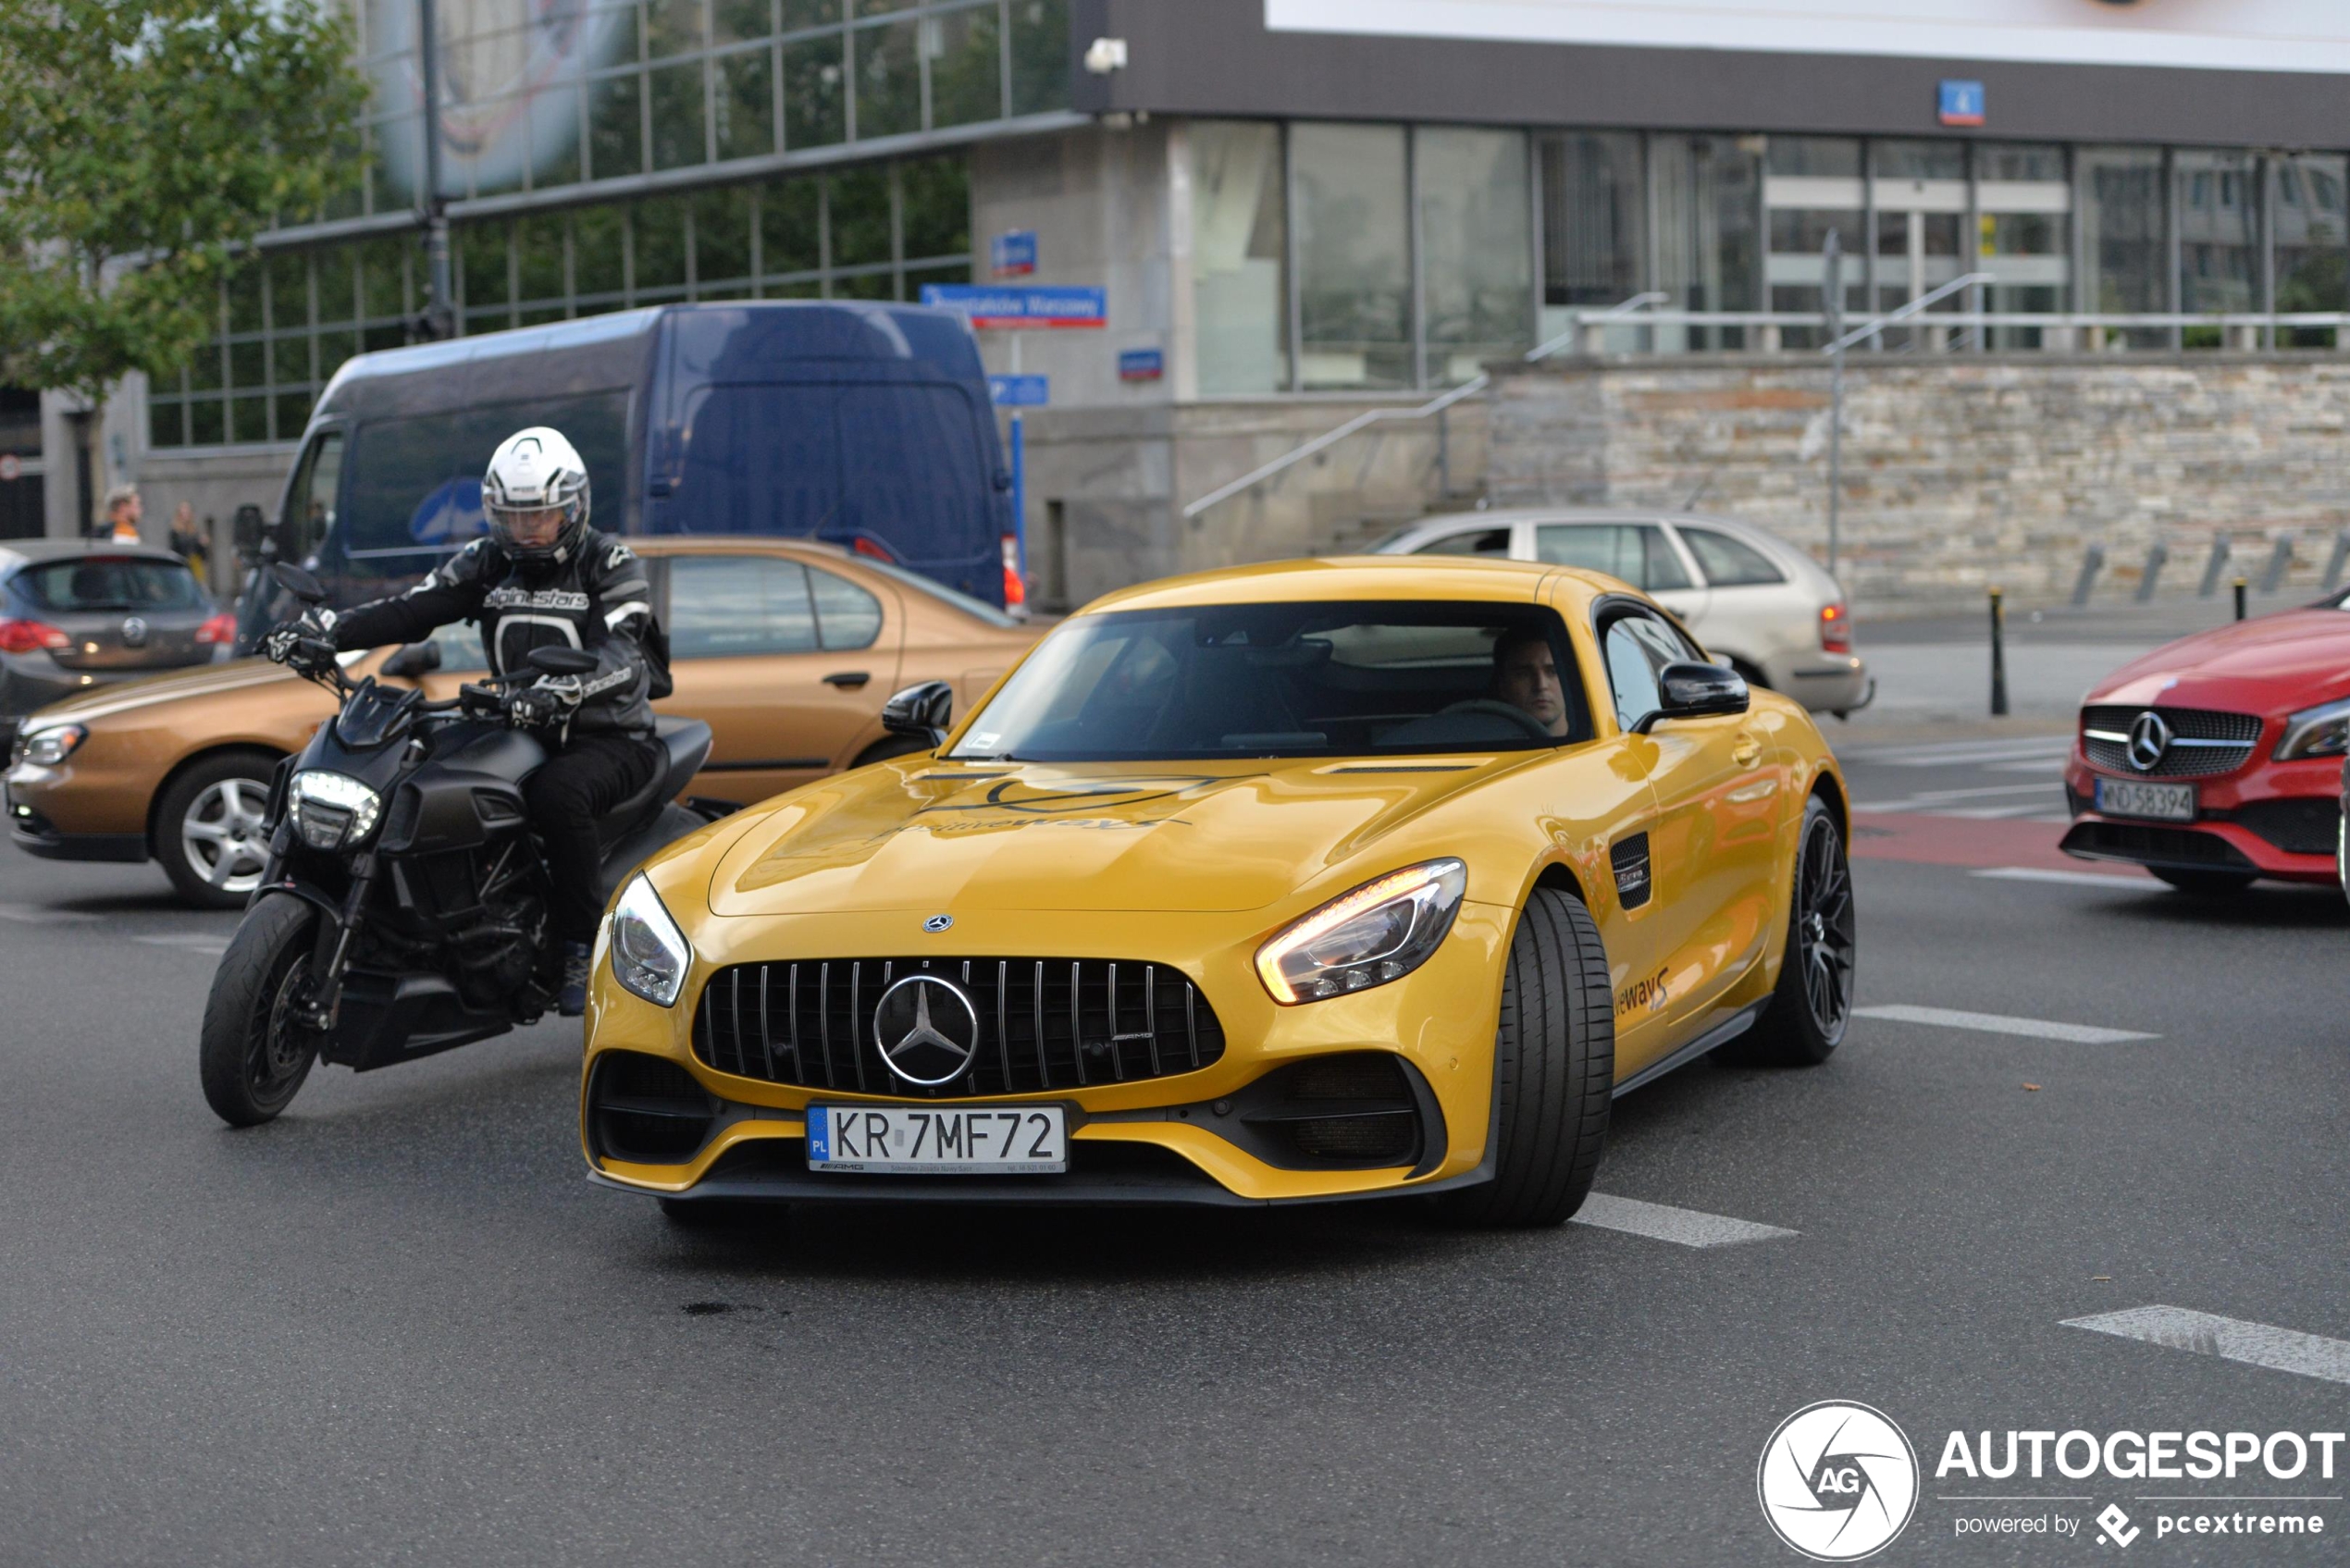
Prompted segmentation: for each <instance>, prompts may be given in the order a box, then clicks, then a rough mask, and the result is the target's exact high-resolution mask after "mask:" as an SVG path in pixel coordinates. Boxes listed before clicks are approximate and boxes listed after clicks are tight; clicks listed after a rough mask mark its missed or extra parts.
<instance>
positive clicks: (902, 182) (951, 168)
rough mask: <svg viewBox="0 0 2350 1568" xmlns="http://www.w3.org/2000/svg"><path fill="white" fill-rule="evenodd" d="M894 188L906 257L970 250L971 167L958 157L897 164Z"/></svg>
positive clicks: (950, 253) (956, 253) (966, 252)
mask: <svg viewBox="0 0 2350 1568" xmlns="http://www.w3.org/2000/svg"><path fill="white" fill-rule="evenodd" d="M897 191H898V198H899V200H900V201H901V202H903V203H904V204H905V211H904V213H903V215H902V216H901V217H900V219H899V223H900V226H901V228H902V231H903V233H904V236H905V242H906V255H907V257H908V259H909V260H912V259H918V258H921V257H926V256H961V255H968V254H970V253H971V170H970V167H969V166H968V165H966V164H965V162H964V161H963V159H962V158H960V157H951V158H923V159H921V160H919V161H917V162H913V163H904V164H900V165H898V166H897Z"/></svg>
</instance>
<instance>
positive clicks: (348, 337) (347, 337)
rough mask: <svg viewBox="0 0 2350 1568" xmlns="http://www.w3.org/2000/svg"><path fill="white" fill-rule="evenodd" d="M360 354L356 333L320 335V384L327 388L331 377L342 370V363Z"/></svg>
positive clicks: (327, 333) (326, 333) (323, 333)
mask: <svg viewBox="0 0 2350 1568" xmlns="http://www.w3.org/2000/svg"><path fill="white" fill-rule="evenodd" d="M357 352H359V334H357V333H356V332H321V333H319V334H318V384H319V385H320V386H322V387H323V386H325V385H326V384H327V381H328V378H329V377H332V376H333V375H334V373H335V372H336V371H337V370H339V369H340V368H341V366H342V362H343V361H344V360H347V359H349V358H350V357H351V356H352V355H353V354H355V353H357Z"/></svg>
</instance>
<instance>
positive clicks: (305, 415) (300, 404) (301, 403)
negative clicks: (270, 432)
mask: <svg viewBox="0 0 2350 1568" xmlns="http://www.w3.org/2000/svg"><path fill="white" fill-rule="evenodd" d="M309 423H310V394H309V393H308V392H279V393H278V439H279V440H281V441H291V440H293V439H295V438H298V437H300V436H301V434H302V427H303V426H305V425H307V424H309Z"/></svg>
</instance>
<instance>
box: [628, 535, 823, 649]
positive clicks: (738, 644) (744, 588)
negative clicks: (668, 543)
mask: <svg viewBox="0 0 2350 1568" xmlns="http://www.w3.org/2000/svg"><path fill="white" fill-rule="evenodd" d="M817 575H819V576H821V575H823V574H822V573H819V574H817ZM808 578H809V571H808V568H806V567H804V566H802V565H801V564H800V563H799V562H797V561H783V560H778V559H777V558H775V557H773V556H766V555H679V556H672V557H671V558H670V561H669V617H668V623H667V624H668V630H669V652H670V657H671V658H673V659H730V658H739V657H742V656H744V655H747V654H755V653H812V652H814V651H815V650H816V614H815V607H814V605H813V604H811V603H810V599H809V594H808Z"/></svg>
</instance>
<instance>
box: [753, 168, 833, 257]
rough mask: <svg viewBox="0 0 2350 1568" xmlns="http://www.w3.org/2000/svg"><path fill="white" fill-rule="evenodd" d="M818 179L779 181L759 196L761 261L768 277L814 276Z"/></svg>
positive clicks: (817, 254)
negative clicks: (784, 275)
mask: <svg viewBox="0 0 2350 1568" xmlns="http://www.w3.org/2000/svg"><path fill="white" fill-rule="evenodd" d="M818 196H819V189H818V179H817V177H815V176H813V175H810V176H809V177H808V178H807V179H785V180H779V181H777V182H776V183H775V184H773V185H770V186H768V187H767V188H766V189H764V190H763V191H761V192H760V194H759V261H760V265H761V268H763V269H764V270H765V271H766V273H767V274H768V276H770V277H773V276H774V275H776V274H778V273H785V272H813V271H815V270H816V268H817V265H819V261H820V256H819V253H818V251H817V233H816V224H817V216H818V213H817V200H818Z"/></svg>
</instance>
